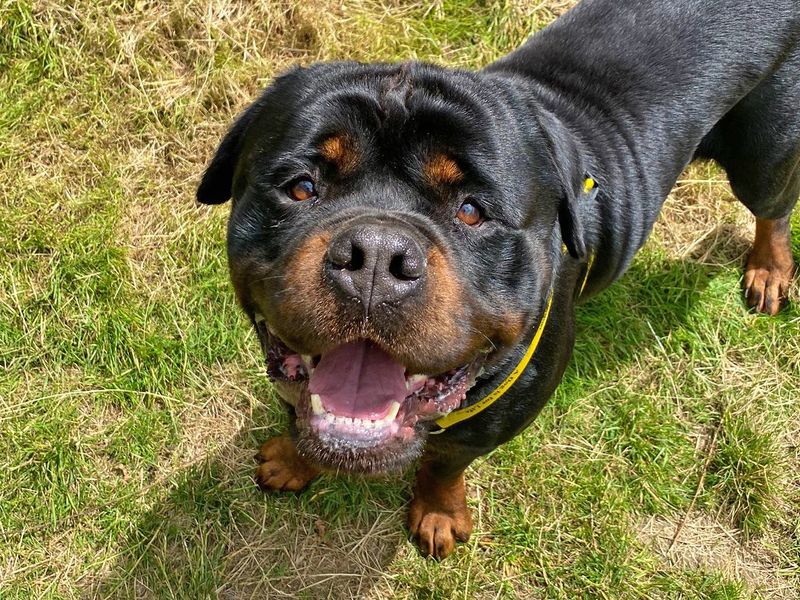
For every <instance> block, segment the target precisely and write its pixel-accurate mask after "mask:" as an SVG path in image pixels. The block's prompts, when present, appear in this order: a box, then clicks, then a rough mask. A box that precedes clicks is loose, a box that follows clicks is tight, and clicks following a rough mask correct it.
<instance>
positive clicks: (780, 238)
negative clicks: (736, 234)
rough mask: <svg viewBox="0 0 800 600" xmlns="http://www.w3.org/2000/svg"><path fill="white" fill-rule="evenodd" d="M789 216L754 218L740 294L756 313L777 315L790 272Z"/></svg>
mask: <svg viewBox="0 0 800 600" xmlns="http://www.w3.org/2000/svg"><path fill="white" fill-rule="evenodd" d="M790 231H791V229H790V225H789V217H788V216H786V217H783V218H782V219H759V218H756V238H755V241H754V242H753V250H752V251H751V252H750V256H748V258H747V266H746V267H745V271H744V295H745V300H746V301H747V304H748V306H750V307H751V308H753V309H754V310H756V311H758V312H763V313H767V314H770V315H774V314H777V312H778V311H779V310H780V308H781V305H782V304H783V303H784V302H785V300H786V298H787V296H788V293H789V286H790V285H791V282H792V276H793V274H794V262H793V261H792V244H791V236H790Z"/></svg>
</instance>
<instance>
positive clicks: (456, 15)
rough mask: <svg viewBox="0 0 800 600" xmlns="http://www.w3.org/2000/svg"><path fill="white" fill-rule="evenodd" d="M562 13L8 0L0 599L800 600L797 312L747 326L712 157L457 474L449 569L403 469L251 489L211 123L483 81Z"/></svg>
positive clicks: (262, 418)
mask: <svg viewBox="0 0 800 600" xmlns="http://www.w3.org/2000/svg"><path fill="white" fill-rule="evenodd" d="M568 5H569V2H557V1H554V0H553V1H547V2H543V3H539V4H533V3H525V2H521V1H520V0H508V1H505V2H494V3H490V2H482V1H481V2H479V1H456V0H440V1H437V2H435V3H432V4H430V3H413V2H379V1H377V0H352V1H348V2H346V3H344V4H341V3H339V2H333V1H332V0H310V1H309V2H305V3H302V4H301V3H296V4H295V3H292V2H290V1H288V0H279V1H276V2H269V3H229V2H224V1H222V0H204V1H201V2H198V1H195V0H180V1H178V2H174V3H166V4H165V3H155V2H147V1H143V2H139V1H137V2H131V1H128V0H124V1H123V0H110V1H109V2H104V3H94V2H89V1H88V0H77V1H76V2H73V3H71V4H70V7H67V6H66V5H65V4H63V3H56V2H53V1H52V0H42V1H37V2H36V3H31V2H28V1H26V0H21V1H15V0H0V139H1V140H2V143H0V190H2V191H1V192H0V264H2V265H3V268H2V269H0V281H1V282H2V284H1V285H0V373H2V376H0V597H1V598H3V600H6V599H17V598H18V599H26V600H27V599H29V598H78V597H82V598H83V597H89V598H192V599H197V598H212V597H218V598H249V597H254V596H258V597H270V598H272V597H274V598H278V597H297V598H316V597H331V598H347V597H357V598H415V599H434V598H447V599H450V598H514V597H519V598H612V599H617V598H654V599H656V598H659V599H660V598H707V599H733V598H798V597H799V594H798V591H797V590H798V589H800V526H799V525H798V523H800V478H799V477H800V476H798V473H799V472H800V451H798V444H799V440H800V404H799V403H798V400H797V399H798V398H799V397H800V335H798V333H800V312H798V308H797V306H798V304H797V299H798V298H797V294H796V292H795V295H794V298H795V303H794V304H793V305H792V306H791V307H789V308H788V309H787V310H786V311H784V312H782V313H781V314H780V315H779V316H778V317H776V318H774V319H770V318H763V317H758V316H755V315H752V314H749V313H748V312H747V311H746V310H745V309H744V307H743V305H742V301H741V299H740V295H739V291H738V289H739V285H740V276H741V272H740V269H741V264H742V261H743V257H744V254H745V252H746V250H747V244H748V240H749V238H750V235H751V229H752V220H751V218H750V217H749V215H747V214H746V212H745V211H744V210H743V209H742V208H741V207H740V206H739V205H738V204H737V203H735V202H731V200H732V197H731V193H730V190H729V188H728V186H727V184H726V182H725V179H724V176H723V175H722V174H721V173H719V172H718V171H717V170H716V169H715V168H714V167H713V166H710V165H698V166H694V167H692V168H691V169H690V170H689V171H687V173H685V174H684V175H683V177H682V179H681V182H680V183H679V185H678V186H677V187H676V189H675V190H674V192H673V194H672V197H671V198H670V200H669V201H668V203H667V207H666V210H665V212H664V215H663V216H662V218H661V220H660V221H659V224H658V226H657V228H656V231H655V233H654V235H653V237H652V238H651V240H650V241H649V242H648V245H647V246H646V248H645V249H644V250H643V251H642V253H641V254H640V255H639V256H638V258H637V260H636V262H635V264H634V265H633V267H632V268H631V270H630V272H629V273H628V274H627V275H626V276H625V278H624V279H623V280H622V281H620V282H619V283H617V284H616V285H615V286H614V287H612V288H611V289H610V290H608V291H607V292H606V293H605V294H603V295H602V296H600V297H598V298H596V299H595V300H593V301H591V302H590V303H589V304H587V305H586V306H584V307H583V308H582V309H581V310H580V313H579V320H578V329H579V338H578V343H577V347H576V352H575V358H574V360H573V362H572V364H571V366H570V367H569V369H568V372H567V374H566V376H565V379H564V383H563V385H562V386H561V387H560V388H559V390H558V392H557V394H556V396H555V397H554V398H553V400H552V401H551V403H550V404H549V405H548V406H547V408H546V409H545V410H544V412H543V413H542V415H541V416H540V417H539V419H537V421H536V422H535V423H534V425H533V426H532V427H531V428H530V430H528V431H527V432H526V433H525V434H524V435H522V436H520V437H518V438H516V439H515V440H513V441H512V442H511V443H509V444H508V445H506V446H505V447H502V448H500V449H498V450H497V451H495V452H494V453H493V454H492V456H491V457H490V458H488V459H486V460H480V461H478V462H476V464H475V465H474V466H473V467H472V468H471V469H470V471H469V473H468V492H469V495H470V505H471V507H472V509H473V511H474V516H475V522H476V532H475V534H474V536H473V538H472V540H471V541H470V542H469V543H468V544H465V545H463V546H462V547H460V548H459V550H458V551H457V552H456V554H455V555H454V556H452V557H450V558H448V559H447V560H446V561H444V562H442V563H441V564H440V563H435V562H432V561H426V560H423V559H422V558H420V557H419V555H418V554H417V552H416V551H415V549H414V547H413V545H411V544H410V543H408V541H407V540H406V537H405V536H406V534H405V530H404V527H403V516H404V510H405V503H406V502H407V499H408V494H409V481H408V478H406V479H405V480H394V481H363V480H360V479H357V478H351V479H335V478H327V477H324V478H322V479H320V480H318V481H316V482H314V483H313V484H312V485H311V487H310V489H309V490H307V491H306V492H304V493H303V494H300V495H264V494H262V493H261V492H259V491H258V490H257V489H256V488H255V486H254V484H253V482H252V480H251V473H252V469H253V466H254V465H253V463H252V455H253V453H254V451H255V449H256V447H257V446H258V444H259V443H260V442H262V441H263V440H264V439H266V438H267V437H269V436H270V435H273V434H275V433H278V432H280V431H281V430H282V429H283V428H284V426H285V417H284V415H283V414H282V413H281V411H280V410H279V409H278V407H277V406H276V402H275V401H274V399H273V397H272V392H271V389H270V386H269V383H268V382H267V381H266V379H265V377H264V372H263V368H262V365H261V358H260V357H259V356H258V348H257V344H256V340H255V339H254V337H253V335H252V334H251V333H250V332H249V331H248V328H247V326H246V323H245V321H244V319H243V318H242V317H241V315H240V314H239V311H238V309H237V307H236V306H235V302H234V299H233V294H232V290H231V288H230V285H229V283H228V278H227V271H226V265H225V257H224V250H223V239H224V221H225V217H226V214H225V213H226V211H225V210H224V209H218V210H213V209H209V208H206V207H198V206H196V205H195V204H194V203H193V191H194V186H195V185H196V183H197V180H198V176H199V174H200V173H201V171H202V168H203V166H204V163H205V161H206V160H207V158H208V157H209V156H210V153H211V151H212V149H213V147H214V146H215V144H216V143H217V141H218V140H219V138H220V136H221V134H222V132H223V131H224V129H225V128H226V126H227V125H228V123H230V121H231V119H232V117H233V115H234V114H235V113H236V112H237V111H238V110H240V109H241V108H242V107H243V106H244V105H245V104H246V103H247V102H248V100H250V99H252V98H253V97H254V95H255V94H256V92H257V90H258V89H259V88H260V87H262V86H263V85H265V84H266V83H267V82H268V81H269V79H270V78H271V77H272V76H273V75H274V74H276V73H277V72H279V71H280V70H281V69H284V68H286V67H288V66H289V65H291V64H293V63H295V62H302V63H308V62H311V61H313V60H318V59H334V58H354V59H360V60H398V59H407V58H420V59H430V60H434V61H437V62H444V63H447V64H450V65H456V66H462V67H474V66H479V65H481V64H485V63H486V62H487V61H489V60H491V59H493V58H494V57H496V56H499V55H501V54H502V53H504V52H506V51H508V50H510V49H511V48H513V47H515V46H516V45H518V44H519V43H520V42H521V40H523V39H524V38H525V37H526V36H527V35H528V34H529V33H531V32H532V31H535V30H536V29H538V28H540V27H542V26H543V25H544V24H546V23H547V22H548V21H549V20H551V19H552V18H554V17H555V16H556V15H557V14H559V13H560V12H563V10H565V9H566V8H567V6H568ZM794 223H795V226H796V227H798V228H800V220H798V218H797V216H796V217H795V221H794ZM794 244H795V254H796V255H800V237H799V236H798V235H795V236H794ZM676 531H677V532H678V535H677V536H676Z"/></svg>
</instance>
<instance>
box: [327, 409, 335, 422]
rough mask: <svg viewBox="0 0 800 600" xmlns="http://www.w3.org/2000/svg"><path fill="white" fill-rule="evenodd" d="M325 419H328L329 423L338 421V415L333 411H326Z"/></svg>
mask: <svg viewBox="0 0 800 600" xmlns="http://www.w3.org/2000/svg"><path fill="white" fill-rule="evenodd" d="M325 420H326V421H327V422H328V423H333V422H335V421H336V417H334V416H333V414H332V413H329V412H326V413H325Z"/></svg>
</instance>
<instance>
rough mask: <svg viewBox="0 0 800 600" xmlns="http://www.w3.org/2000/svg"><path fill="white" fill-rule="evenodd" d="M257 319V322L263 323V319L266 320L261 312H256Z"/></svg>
mask: <svg viewBox="0 0 800 600" xmlns="http://www.w3.org/2000/svg"><path fill="white" fill-rule="evenodd" d="M255 320H256V323H261V322H263V321H264V320H265V319H264V315H262V314H261V313H256V314H255Z"/></svg>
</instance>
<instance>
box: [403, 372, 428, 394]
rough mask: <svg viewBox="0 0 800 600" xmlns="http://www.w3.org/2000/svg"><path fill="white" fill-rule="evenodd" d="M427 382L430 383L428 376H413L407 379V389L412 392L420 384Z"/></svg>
mask: <svg viewBox="0 0 800 600" xmlns="http://www.w3.org/2000/svg"><path fill="white" fill-rule="evenodd" d="M425 381H428V376H427V375H421V374H419V373H417V374H416V375H412V376H411V377H409V378H408V379H406V389H407V390H410V389H411V388H413V387H414V386H416V385H417V384H419V383H420V382H425Z"/></svg>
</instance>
